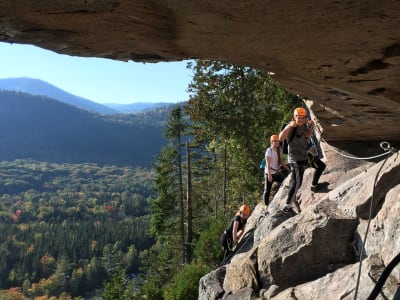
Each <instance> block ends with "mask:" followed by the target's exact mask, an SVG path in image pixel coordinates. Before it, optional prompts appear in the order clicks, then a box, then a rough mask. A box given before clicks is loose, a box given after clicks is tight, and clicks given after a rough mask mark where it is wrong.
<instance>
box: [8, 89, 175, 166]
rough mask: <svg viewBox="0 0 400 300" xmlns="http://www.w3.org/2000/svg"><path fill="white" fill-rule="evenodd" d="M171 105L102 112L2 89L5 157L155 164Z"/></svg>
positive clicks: (59, 161) (50, 160)
mask: <svg viewBox="0 0 400 300" xmlns="http://www.w3.org/2000/svg"><path fill="white" fill-rule="evenodd" d="M167 113H168V108H164V109H158V110H155V111H151V112H148V113H143V114H140V115H133V114H130V115H113V116H102V115H98V114H95V113H91V112H89V111H86V110H83V109H78V108H76V107H73V106H70V105H68V104H65V103H62V102H60V101H57V100H53V99H49V98H46V97H42V96H32V95H29V94H24V93H17V92H7V91H0V144H1V145H2V146H1V147H0V160H14V159H23V158H31V159H35V160H39V161H48V162H57V163H64V162H66V163H98V164H115V165H118V166H126V165H130V166H144V167H150V166H151V164H152V162H153V161H154V158H155V156H156V155H157V154H158V153H159V151H160V148H161V146H162V145H163V144H164V143H165V140H164V138H163V136H162V130H163V125H164V122H165V119H166V116H167Z"/></svg>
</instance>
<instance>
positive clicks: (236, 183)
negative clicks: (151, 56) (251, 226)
mask: <svg viewBox="0 0 400 300" xmlns="http://www.w3.org/2000/svg"><path fill="white" fill-rule="evenodd" d="M191 68H192V70H193V71H194V76H193V81H192V82H191V84H190V85H189V91H190V93H191V96H190V100H189V102H188V104H187V105H186V106H185V113H186V114H182V115H181V114H180V112H179V111H176V113H175V115H172V116H170V121H171V120H175V121H176V120H182V119H187V118H188V119H189V120H190V122H188V125H189V126H188V128H187V130H185V132H183V131H182V130H179V126H176V124H179V122H174V123H173V124H175V126H174V127H168V126H167V129H166V137H168V138H170V141H171V145H170V147H169V148H165V149H163V151H162V153H161V155H160V157H159V159H158V161H157V163H156V173H157V175H156V181H155V186H156V191H157V192H158V197H157V198H156V199H155V200H154V201H153V202H152V209H151V213H152V228H153V233H155V234H156V235H157V237H158V248H153V249H152V251H150V252H148V253H147V256H146V258H144V259H143V260H142V262H143V266H144V269H143V272H144V273H145V274H146V277H145V278H144V282H145V283H144V284H143V285H141V288H140V290H141V292H143V295H146V297H147V298H151V297H155V298H156V299H161V297H164V298H166V299H197V289H198V280H199V278H200V276H202V275H204V273H203V272H207V268H215V267H216V266H217V265H219V263H220V261H221V256H222V251H221V246H220V244H219V236H220V235H221V233H222V232H223V230H224V228H225V226H226V225H227V223H228V221H229V219H230V218H231V217H232V216H233V215H234V213H235V212H236V211H237V209H238V208H239V206H240V205H241V204H242V203H244V202H245V203H247V204H249V205H250V206H251V207H254V206H255V205H256V204H257V203H258V202H259V201H260V200H261V192H262V182H263V174H261V172H260V170H259V163H260V158H262V157H263V155H264V153H265V149H266V148H267V147H268V146H269V137H270V135H272V134H278V133H279V130H280V127H281V124H282V122H283V121H284V120H285V119H286V118H288V117H289V116H291V114H292V111H293V108H294V107H296V106H299V105H300V104H301V100H300V99H299V98H298V97H296V96H294V95H290V94H288V93H286V92H285V91H284V89H283V88H282V87H281V86H280V85H279V84H277V83H275V82H274V81H273V80H272V78H271V77H270V76H269V75H268V74H267V73H265V72H262V71H258V70H254V69H251V68H248V67H242V66H235V65H231V64H226V63H222V62H216V61H198V62H197V63H196V64H195V65H192V66H191ZM182 134H183V135H182ZM189 137H190V143H189V146H190V154H191V155H190V173H189V166H188V163H187V162H186V160H187V159H188V158H187V157H186V156H185V155H183V156H181V155H178V154H179V153H180V148H178V147H176V144H179V145H180V144H182V139H184V138H186V139H188V138H189ZM182 176H183V177H182ZM190 178H191V180H190V181H189V179H190ZM182 180H183V181H184V182H185V181H186V180H187V182H186V184H187V185H183V194H184V195H186V194H188V198H187V199H184V200H185V201H186V202H187V206H183V208H184V210H185V211H184V215H185V216H186V218H187V219H186V221H187V222H186V223H185V229H187V234H188V236H187V238H188V237H189V233H190V229H191V228H190V226H191V225H190V224H191V223H193V224H192V225H193V233H190V234H192V237H193V239H191V240H189V238H188V240H187V244H189V245H186V246H189V247H193V249H194V251H193V254H194V255H193V256H194V257H193V258H194V259H193V262H194V263H195V264H187V262H186V264H183V265H179V255H181V253H180V251H179V250H180V249H179V238H178V237H177V234H178V232H179V230H178V228H179V227H178V224H179V222H180V221H181V220H182V213H181V214H179V212H178V207H180V208H181V209H182V206H179V205H180V203H179V201H178V200H179V199H180V196H179V193H180V192H182V190H181V191H180V190H179V188H178V187H179V186H181V183H182ZM189 187H190V189H189ZM189 191H190V195H189ZM189 196H190V198H189ZM189 199H190V200H191V203H190V204H191V206H192V208H193V210H192V211H193V215H191V214H190V213H191V211H189V209H188V208H189V206H188V204H189ZM189 221H190V222H189ZM181 235H182V233H181ZM187 249H189V248H188V247H187V248H186V251H187ZM151 261H153V262H154V261H157V262H158V263H157V264H156V266H154V264H151V263H150V262H151ZM200 266H207V267H206V268H205V269H203V268H202V267H200ZM170 274H175V277H172V276H168V275H170ZM157 283H158V285H157ZM152 291H153V294H152Z"/></svg>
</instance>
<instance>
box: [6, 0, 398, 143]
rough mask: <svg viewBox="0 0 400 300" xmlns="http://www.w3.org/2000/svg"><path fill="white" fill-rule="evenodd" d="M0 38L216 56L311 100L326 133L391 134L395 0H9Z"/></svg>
mask: <svg viewBox="0 0 400 300" xmlns="http://www.w3.org/2000/svg"><path fill="white" fill-rule="evenodd" d="M0 16H1V18H0V41H3V42H8V43H28V44H34V45H37V46H40V47H43V48H46V49H50V50H54V51H56V52H59V53H64V54H70V55H78V56H96V57H105V58H111V59H116V60H125V61H127V60H135V61H144V62H157V61H172V60H182V59H188V58H192V57H196V58H205V59H217V60H226V61H230V62H232V63H236V64H244V65H248V66H251V67H255V68H259V69H263V70H266V71H269V72H271V74H274V75H273V76H274V77H275V79H276V80H277V81H279V82H281V83H282V84H284V85H285V86H286V88H287V89H288V90H289V91H291V92H293V93H298V94H300V95H301V96H303V97H307V98H309V99H311V100H312V109H313V110H314V112H315V114H316V116H317V118H318V123H319V126H320V128H321V129H322V130H323V131H324V133H323V134H324V137H325V138H326V139H327V140H328V141H341V140H361V141H366V140H369V141H375V140H379V139H388V140H398V139H399V137H400V127H399V126H396V125H397V124H399V123H400V113H399V111H400V101H399V99H400V97H399V96H400V30H399V29H398V28H400V2H399V1H394V0H383V1H380V2H379V3H377V2H376V1H371V0H366V1H318V0H307V1H305V0H299V1H265V0H248V1H227V0H219V1H210V0H195V1H171V0H159V1H148V0H100V1H80V0H71V1H44V0H37V1H31V0H15V1H1V3H0Z"/></svg>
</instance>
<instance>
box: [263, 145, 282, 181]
mask: <svg viewBox="0 0 400 300" xmlns="http://www.w3.org/2000/svg"><path fill="white" fill-rule="evenodd" d="M268 157H269V158H270V161H269V163H270V169H271V175H272V174H275V173H276V172H278V170H279V157H278V153H277V152H276V151H275V150H272V148H271V147H269V148H268V149H267V150H266V151H265V160H266V163H265V174H268Z"/></svg>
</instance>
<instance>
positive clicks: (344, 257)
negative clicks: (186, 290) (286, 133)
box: [199, 152, 400, 300]
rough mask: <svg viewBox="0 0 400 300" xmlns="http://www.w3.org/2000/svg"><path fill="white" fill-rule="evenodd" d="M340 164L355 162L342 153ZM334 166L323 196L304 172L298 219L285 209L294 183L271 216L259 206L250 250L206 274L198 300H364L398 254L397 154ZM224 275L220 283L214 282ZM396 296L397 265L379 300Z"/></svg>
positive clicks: (279, 195)
mask: <svg viewBox="0 0 400 300" xmlns="http://www.w3.org/2000/svg"><path fill="white" fill-rule="evenodd" d="M330 156H331V161H335V159H334V156H333V155H332V154H330ZM336 160H337V161H339V164H340V163H341V162H340V161H341V160H345V161H346V160H348V161H349V160H350V159H347V158H343V157H341V156H340V155H337V156H336ZM344 165H347V166H350V167H351V166H352V164H351V163H344ZM336 166H337V165H335V164H334V163H332V164H330V165H329V164H328V167H327V170H326V171H325V173H324V174H323V175H322V177H321V180H322V182H324V183H325V184H324V185H323V188H322V189H321V190H319V191H318V192H311V191H310V184H311V180H310V179H311V177H312V176H311V175H312V174H311V172H312V169H307V170H306V173H305V177H304V181H303V185H302V187H301V189H300V191H299V195H300V197H299V201H300V208H301V212H300V213H299V212H298V211H297V209H296V208H294V210H295V212H296V214H290V215H289V214H287V213H283V212H282V211H281V208H282V207H283V206H284V204H285V202H286V194H287V189H288V186H287V184H288V180H289V178H287V179H286V180H285V181H284V184H283V186H282V187H281V188H280V189H279V191H278V192H277V193H276V195H275V196H274V199H273V201H272V202H271V203H270V205H269V207H268V213H267V214H265V210H264V207H263V206H264V205H263V204H259V205H258V206H257V207H256V208H255V209H254V211H253V213H252V215H251V217H250V218H249V221H248V224H249V225H248V226H247V228H246V231H247V232H248V233H251V235H247V234H245V236H246V235H247V236H249V237H248V239H249V240H250V241H251V245H252V246H251V247H249V245H247V244H248V243H247V242H246V247H243V248H242V247H241V246H240V245H242V244H239V246H238V251H237V252H236V254H235V255H234V256H233V257H232V259H231V261H230V263H229V264H227V265H225V266H223V267H220V268H218V269H217V270H215V271H214V272H212V273H210V274H207V275H205V276H204V277H203V278H202V279H201V280H200V284H199V299H201V300H206V299H207V300H209V299H241V300H246V299H249V300H250V299H274V300H277V299H279V300H281V299H282V300H283V299H297V300H317V299H318V300H320V299H346V300H347V299H348V300H350V299H355V293H356V292H357V298H356V299H367V298H368V296H369V295H370V293H371V292H372V290H373V288H374V287H375V284H376V282H377V281H378V279H379V278H380V276H381V274H382V272H383V271H384V269H385V267H386V266H388V264H389V263H390V262H391V261H392V260H393V258H395V257H396V256H397V255H399V254H400V252H399V251H400V215H399V211H400V183H399V178H400V153H399V152H394V153H391V154H389V155H388V156H387V159H383V160H381V161H379V162H376V163H371V162H366V163H363V164H361V165H359V166H357V167H355V168H353V169H349V168H346V167H341V168H340V170H337V168H336ZM333 174H334V176H332V175H333ZM333 178H335V180H333ZM374 182H375V188H373V187H374ZM371 201H372V204H371ZM360 253H361V257H362V263H361V265H360ZM224 273H225V276H224V280H223V283H222V282H221V277H219V279H218V280H217V279H215V275H214V274H224ZM221 289H222V290H223V292H221ZM250 290H251V292H249V291H250ZM211 295H215V297H210V296H211ZM399 297H400V264H399V265H397V266H396V267H395V268H394V270H393V271H392V272H391V273H390V275H389V277H388V278H387V280H386V282H385V285H384V287H383V288H382V290H381V291H380V293H379V295H378V297H377V298H376V299H399ZM368 299H369V298H368ZM373 299H375V298H373Z"/></svg>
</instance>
